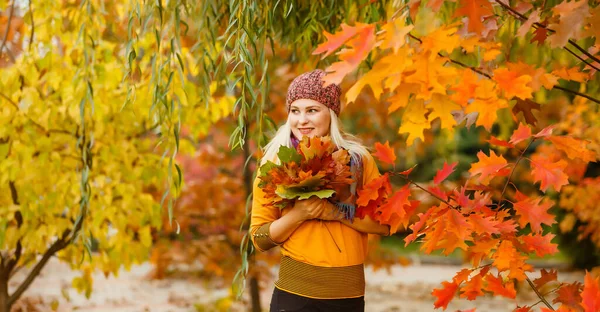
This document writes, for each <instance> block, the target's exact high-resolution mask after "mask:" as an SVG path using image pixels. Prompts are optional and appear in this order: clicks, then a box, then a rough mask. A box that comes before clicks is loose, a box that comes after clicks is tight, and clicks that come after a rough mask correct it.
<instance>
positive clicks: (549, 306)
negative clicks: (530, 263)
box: [527, 276, 556, 311]
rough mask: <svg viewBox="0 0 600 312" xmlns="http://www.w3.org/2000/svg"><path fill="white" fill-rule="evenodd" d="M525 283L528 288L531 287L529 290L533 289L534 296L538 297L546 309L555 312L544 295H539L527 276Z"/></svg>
mask: <svg viewBox="0 0 600 312" xmlns="http://www.w3.org/2000/svg"><path fill="white" fill-rule="evenodd" d="M527 283H528V284H529V287H531V289H533V291H535V294H536V295H537V296H538V298H540V300H541V301H542V302H543V303H544V304H545V305H546V306H547V307H548V309H550V310H552V311H556V310H554V308H553V307H552V305H551V304H550V303H549V302H548V301H547V300H546V298H545V297H544V295H542V294H541V293H540V291H539V290H538V289H537V287H535V285H534V284H533V282H532V281H531V279H529V276H527Z"/></svg>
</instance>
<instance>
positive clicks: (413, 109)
mask: <svg viewBox="0 0 600 312" xmlns="http://www.w3.org/2000/svg"><path fill="white" fill-rule="evenodd" d="M429 128H431V124H430V123H429V122H428V121H427V119H426V118H425V105H424V104H423V100H414V101H412V102H410V103H409V104H408V106H407V107H406V109H405V110H404V114H403V115H402V123H401V126H400V128H399V129H398V133H408V138H407V139H406V144H407V145H408V146H410V145H412V144H413V142H414V141H415V139H417V138H420V139H421V141H423V140H424V138H425V136H424V135H423V130H425V129H429Z"/></svg>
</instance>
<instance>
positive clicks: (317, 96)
mask: <svg viewBox="0 0 600 312" xmlns="http://www.w3.org/2000/svg"><path fill="white" fill-rule="evenodd" d="M324 76H325V71H323V70H321V69H315V70H313V71H310V72H307V73H304V74H302V75H300V76H298V77H296V78H295V79H294V80H293V81H292V83H291V84H290V86H289V87H288V91H287V100H286V105H287V111H288V113H289V111H290V107H291V105H292V103H293V102H294V101H296V100H299V99H310V100H315V101H317V102H319V103H321V104H323V105H325V106H327V107H329V108H331V109H332V110H333V111H334V112H335V113H336V115H339V114H340V109H341V107H340V95H341V94H342V89H341V88H340V86H338V85H336V84H330V85H328V86H327V87H326V88H323V83H324V81H323V77H324Z"/></svg>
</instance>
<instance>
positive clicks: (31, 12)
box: [28, 0, 35, 52]
mask: <svg viewBox="0 0 600 312" xmlns="http://www.w3.org/2000/svg"><path fill="white" fill-rule="evenodd" d="M31 1H33V0H29V16H30V17H31V34H30V35H29V46H28V49H29V52H31V47H32V44H33V35H34V34H35V23H34V22H33V10H32V9H31Z"/></svg>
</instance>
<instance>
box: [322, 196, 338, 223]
mask: <svg viewBox="0 0 600 312" xmlns="http://www.w3.org/2000/svg"><path fill="white" fill-rule="evenodd" d="M323 205H324V206H325V207H324V209H323V211H322V212H321V215H319V217H318V219H320V220H324V221H341V220H342V219H344V214H343V213H342V212H341V211H340V209H339V208H338V207H337V206H336V205H334V204H333V203H331V202H330V201H328V200H325V199H323Z"/></svg>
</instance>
